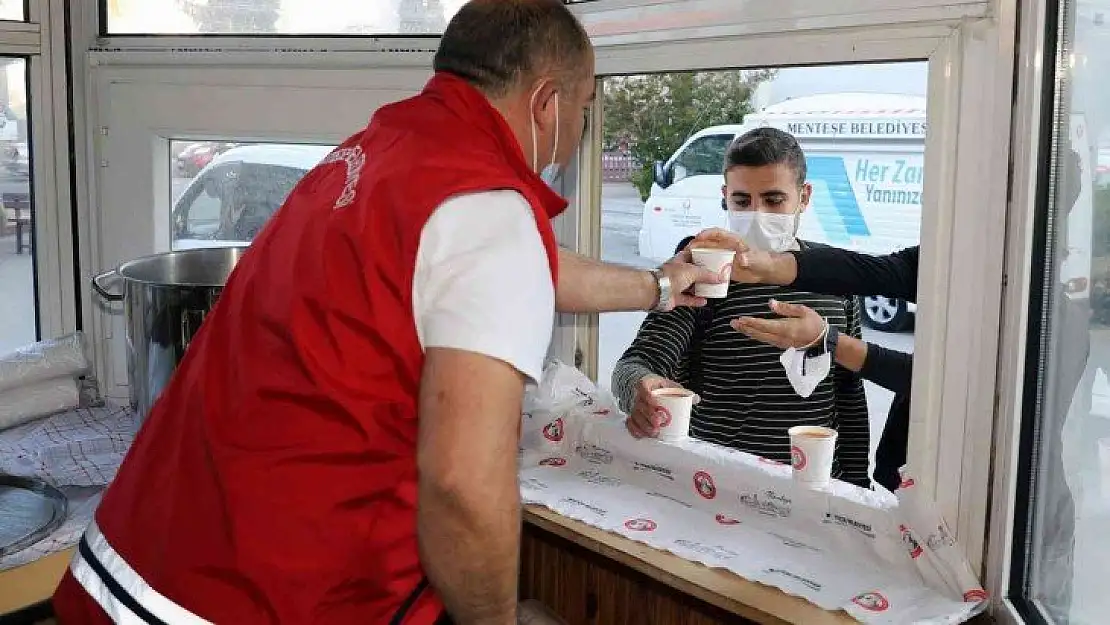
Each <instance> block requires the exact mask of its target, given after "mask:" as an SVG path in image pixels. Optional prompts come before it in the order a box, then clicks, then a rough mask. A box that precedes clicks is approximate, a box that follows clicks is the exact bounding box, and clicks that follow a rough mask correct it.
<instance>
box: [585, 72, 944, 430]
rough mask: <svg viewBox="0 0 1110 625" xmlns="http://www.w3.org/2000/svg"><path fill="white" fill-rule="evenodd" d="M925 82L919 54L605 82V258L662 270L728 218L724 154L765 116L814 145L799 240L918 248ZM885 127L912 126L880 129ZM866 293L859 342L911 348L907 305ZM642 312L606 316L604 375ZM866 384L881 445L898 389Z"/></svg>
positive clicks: (875, 248) (602, 325) (606, 380)
mask: <svg viewBox="0 0 1110 625" xmlns="http://www.w3.org/2000/svg"><path fill="white" fill-rule="evenodd" d="M927 78H928V65H927V63H923V62H906V63H886V64H867V65H838V66H825V67H797V68H789V69H781V70H775V71H765V70H745V71H716V72H681V73H669V74H651V75H640V76H611V77H607V78H605V79H604V81H603V89H602V96H601V99H602V106H603V107H604V108H603V112H604V128H603V132H602V135H603V154H602V159H601V161H602V180H603V183H602V200H601V228H602V230H601V233H602V234H601V257H602V258H603V259H604V260H607V261H612V262H617V263H622V264H626V265H632V266H638V267H654V266H657V265H658V264H659V263H661V262H663V261H665V260H667V259H668V258H670V257H671V256H672V255H674V253H675V250H676V247H677V246H678V244H679V243H680V242H681V241H682V240H683V239H684V238H685V237H687V236H691V235H693V234H695V233H696V232H698V231H700V230H702V229H704V228H710V227H722V228H724V227H727V226H728V220H727V218H726V213H725V212H724V211H723V210H722V208H721V200H722V195H721V186H722V184H723V183H724V177H723V167H724V157H725V151H726V149H727V147H728V145H729V143H730V142H731V141H732V139H733V138H734V137H735V136H736V135H737V134H739V133H742V132H745V131H746V130H748V129H749V128H752V127H755V126H761V125H772V126H775V127H778V128H781V129H782V130H786V131H788V132H792V133H793V134H795V136H796V137H797V139H798V141H799V143H800V145H801V147H802V149H803V150H804V152H805V154H806V157H807V159H806V160H807V164H808V170H809V172H808V181H809V183H810V184H811V185H812V186H813V196H812V199H811V201H810V203H809V206H808V208H807V209H806V210H805V211H804V212H803V213H802V216H801V219H800V221H799V226H798V237H799V238H801V239H804V240H807V241H812V242H815V243H824V244H828V245H835V246H840V247H846V248H850V249H853V250H856V251H863V252H868V253H876V254H885V253H889V252H893V251H895V250H898V249H902V248H905V247H911V246H914V245H917V244H918V242H919V240H920V224H921V190H922V178H921V172H922V167H923V163H924V153H925V137H924V123H925V109H926V106H925V93H926V85H927ZM889 111H898V112H897V113H896V114H895V113H890V112H889ZM891 122H893V124H892V123H891ZM889 127H898V128H911V129H915V131H914V132H912V133H910V132H907V133H905V134H902V135H900V136H891V134H890V133H884V132H882V130H883V129H884V128H889ZM698 133H704V134H702V135H701V136H700V137H699V136H697V135H698ZM691 137H695V138H694V139H693V140H692V141H688V140H689V139H690V138H691ZM683 146H686V147H683ZM657 173H658V174H660V175H662V176H663V179H659V178H658V177H657V175H656V174H657ZM862 303H863V306H862V316H863V323H864V324H865V325H866V326H868V327H866V328H865V330H864V336H865V338H867V339H868V340H870V341H872V342H875V343H877V344H880V345H883V346H886V347H890V348H892V349H897V350H900V351H903V352H912V351H913V333H912V327H913V317H914V311H915V308H914V306H913V305H912V304H910V303H908V302H904V301H898V300H888V299H885V298H877V297H872V298H864V300H863V302H862ZM644 318H645V316H644V314H643V313H612V314H605V315H601V316H600V318H599V321H598V324H599V326H598V327H599V330H598V333H599V334H598V363H597V365H598V366H597V372H598V382H599V384H600V385H602V386H605V387H609V386H610V385H611V380H612V375H613V370H614V367H615V365H616V363H617V362H618V360H619V359H620V358H621V357H622V355H623V354H625V352H626V350H627V349H628V348H629V346H630V344H631V343H632V341H633V340H634V339H635V337H636V335H637V332H638V331H639V329H640V325H641V323H642V322H643V320H644ZM866 390H867V399H868V405H869V413H870V415H871V427H872V437H871V438H872V443H873V444H874V443H876V442H877V441H878V437H879V433H881V431H882V427H883V424H884V423H885V422H886V415H887V411H888V410H889V406H890V403H891V401H892V398H893V396H892V394H891V393H889V392H887V391H885V390H884V389H881V388H879V387H877V386H874V385H871V384H870V383H868V384H867V389H866Z"/></svg>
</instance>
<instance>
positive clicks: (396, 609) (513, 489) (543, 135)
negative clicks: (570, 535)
mask: <svg viewBox="0 0 1110 625" xmlns="http://www.w3.org/2000/svg"><path fill="white" fill-rule="evenodd" d="M593 64H594V63H593V52H592V48H591V46H590V43H589V40H588V37H587V35H586V32H585V31H584V30H583V28H582V26H581V25H580V24H579V23H578V22H577V21H576V19H575V18H574V16H573V15H572V14H571V13H570V12H569V11H568V10H567V9H566V8H565V7H564V6H563V5H562V3H561V2H560V1H558V0H474V1H473V2H470V3H469V4H467V5H465V6H464V7H463V8H462V9H461V10H460V11H459V12H458V14H457V15H456V17H455V18H454V19H453V20H452V21H451V23H450V25H449V26H448V27H447V30H446V32H445V33H444V36H443V39H442V42H441V45H440V48H439V51H438V53H437V54H436V57H435V69H436V74H435V76H434V77H433V78H432V79H431V81H430V82H429V83H428V85H427V87H426V88H425V89H424V91H423V92H422V93H421V94H420V95H418V96H416V97H414V98H411V99H409V100H406V101H403V102H399V103H396V104H393V105H389V106H385V107H383V108H382V109H380V110H379V111H377V112H376V113H375V114H374V116H373V118H372V119H371V121H370V124H369V126H368V127H367V128H365V129H364V130H362V131H360V132H359V133H357V134H356V135H354V136H352V137H351V138H350V139H348V140H347V141H346V142H344V143H343V145H341V146H339V147H338V148H337V149H336V150H335V151H334V152H333V153H332V154H331V155H330V156H329V157H327V158H326V159H325V160H324V161H323V162H322V163H321V164H320V165H319V166H318V167H316V168H315V169H313V170H312V171H311V172H309V174H308V175H307V176H305V178H304V179H303V180H302V181H301V183H300V184H299V185H298V186H297V188H296V189H295V190H294V191H293V193H292V194H291V195H290V197H289V198H288V200H287V201H286V203H285V205H284V206H283V207H282V208H281V210H280V211H279V212H278V213H277V214H276V215H275V216H274V218H273V219H272V220H271V222H270V223H269V224H268V225H267V226H266V228H265V229H264V230H263V231H262V232H261V233H260V235H259V236H258V237H257V238H256V239H255V241H254V244H253V245H252V247H251V249H250V250H249V251H248V252H247V254H246V255H245V256H244V257H243V259H242V261H241V263H240V264H239V266H238V268H237V269H236V271H235V272H234V274H233V275H232V276H231V279H230V280H229V282H228V284H227V287H226V288H225V290H224V292H223V294H222V296H221V298H220V301H219V302H218V304H217V305H216V307H215V309H214V310H213V311H212V312H211V313H210V315H209V317H208V319H207V320H206V322H205V324H204V326H203V328H202V329H201V331H200V332H199V334H198V335H197V337H196V338H195V341H194V343H193V344H192V345H191V346H190V348H189V351H188V353H187V354H186V356H185V359H184V361H183V362H182V363H181V366H180V368H179V369H178V371H177V373H176V374H175V376H174V378H173V380H172V381H171V383H170V384H169V385H168V387H167V388H166V389H165V391H164V393H163V395H162V397H161V398H160V399H159V401H158V402H157V404H156V405H155V406H154V408H153V409H152V411H151V413H150V415H149V417H148V419H147V422H146V424H145V425H144V427H143V428H142V430H141V431H140V433H139V435H138V437H137V438H136V440H135V443H134V446H133V447H132V449H131V452H130V453H129V454H128V457H127V459H126V460H125V461H124V463H123V466H122V467H121V468H120V471H119V473H118V476H117V477H116V479H115V481H114V482H113V483H112V485H111V486H110V487H109V488H108V490H107V491H106V493H105V494H104V497H103V500H102V503H101V504H100V507H99V509H98V510H97V513H96V517H95V521H94V522H93V523H92V525H91V526H90V527H89V529H88V531H87V532H86V534H85V536H84V537H83V538H82V540H81V542H80V545H79V548H78V553H77V555H76V557H75V558H74V561H73V563H72V565H71V567H70V570H69V572H68V573H67V575H66V576H65V578H64V579H63V580H62V583H61V585H60V586H59V588H58V590H57V592H56V594H55V597H54V606H55V610H56V613H57V615H58V617H59V619H60V621H61V622H62V623H63V624H66V625H78V624H85V623H90V624H91V623H97V624H99V623H108V622H112V621H115V622H124V623H174V624H177V623H189V624H192V623H209V622H211V623H220V624H223V623H233V624H236V625H248V624H252V623H296V624H300V623H305V624H309V623H311V624H316V625H326V624H332V623H334V624H340V623H343V624H345V623H360V624H382V625H385V624H387V623H388V624H405V625H431V624H432V623H436V622H448V621H447V619H453V620H454V622H456V623H460V624H467V625H477V624H482V625H485V624H490V625H508V624H510V623H515V622H516V610H517V576H518V555H519V543H520V523H521V519H520V495H519V488H518V485H517V444H518V437H519V424H520V411H521V400H522V395H523V389H524V386H525V383H526V382H528V381H532V380H536V379H537V378H539V376H540V373H541V367H542V362H543V359H544V357H545V353H546V350H547V347H548V343H549V341H550V337H551V332H552V325H553V315H554V311H555V310H556V309H559V310H561V311H567V312H578V311H611V310H632V309H650V308H653V307H654V308H659V309H664V310H665V309H668V308H670V307H673V306H674V305H675V304H676V303H678V304H687V305H699V304H703V303H704V302H699V301H695V300H694V299H693V298H691V297H689V296H686V295H683V292H684V291H686V290H687V288H688V287H690V286H691V285H692V284H693V282H694V281H695V280H699V281H710V282H712V281H715V279H714V277H713V276H710V275H706V274H705V272H702V271H700V270H698V269H697V268H695V267H693V266H692V265H689V264H687V263H686V262H684V261H683V260H681V259H676V260H675V261H672V262H671V263H668V264H666V265H664V266H663V267H662V268H661V270H660V271H658V272H654V273H653V272H641V271H637V270H633V269H628V268H622V267H616V266H609V265H604V264H602V263H598V262H596V261H593V260H589V259H586V258H583V257H580V256H577V255H574V254H571V253H568V252H564V251H561V250H559V249H558V248H557V247H556V244H555V236H554V233H553V231H552V228H551V224H550V220H551V219H552V218H553V217H555V216H556V215H558V214H559V213H560V212H562V211H563V210H564V208H565V207H566V201H565V200H564V199H563V198H561V197H560V196H559V195H557V194H556V193H555V192H554V191H552V190H551V188H550V187H549V186H548V183H547V182H545V178H547V179H550V178H552V177H554V176H556V175H557V174H558V172H559V170H560V169H561V168H562V167H564V166H565V164H566V163H567V162H568V161H569V160H570V159H571V158H572V156H573V154H574V153H575V152H576V150H577V148H578V144H579V142H580V139H581V137H582V135H583V129H584V124H585V119H586V117H587V115H588V112H589V110H590V106H591V103H592V100H593V89H594V75H593ZM541 173H542V174H543V176H541V175H540V174H541ZM448 615H449V616H448Z"/></svg>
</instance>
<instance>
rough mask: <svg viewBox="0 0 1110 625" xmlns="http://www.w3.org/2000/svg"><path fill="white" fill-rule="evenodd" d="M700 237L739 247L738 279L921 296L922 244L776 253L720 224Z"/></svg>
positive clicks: (834, 290) (912, 298) (828, 290)
mask: <svg viewBox="0 0 1110 625" xmlns="http://www.w3.org/2000/svg"><path fill="white" fill-rule="evenodd" d="M694 242H695V244H705V245H712V246H716V247H723V248H727V249H732V250H735V251H736V260H735V261H734V263H733V268H732V280H733V281H734V282H744V283H748V284H774V285H778V286H790V287H794V288H796V289H799V290H802V291H810V292H813V293H825V294H828V295H885V296H887V297H892V298H896V299H904V300H908V301H911V302H915V301H917V266H918V247H917V246H914V247H909V248H906V249H904V250H899V251H897V252H894V253H893V254H888V255H886V256H871V255H869V254H860V253H858V252H853V251H850V250H845V249H842V248H837V247H810V248H807V249H805V250H800V251H796V252H784V253H774V252H766V251H762V250H754V249H749V248H748V246H747V245H745V244H744V242H743V241H742V240H741V239H740V238H739V237H738V236H736V235H735V234H733V233H731V232H728V231H727V230H721V229H718V228H713V229H710V230H706V231H704V232H702V233H699V234H698V236H697V238H696V239H695V241H694Z"/></svg>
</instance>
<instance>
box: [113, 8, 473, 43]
mask: <svg viewBox="0 0 1110 625" xmlns="http://www.w3.org/2000/svg"><path fill="white" fill-rule="evenodd" d="M105 2H106V8H107V10H106V11H104V30H105V31H106V32H107V33H108V34H111V35H135V34H137V35H144V34H145V35H382V34H386V35H390V34H398V35H438V34H440V33H442V32H443V29H444V27H446V25H447V22H448V20H450V19H451V17H452V16H453V15H454V14H455V12H456V11H458V10H459V7H461V6H462V5H463V4H464V0H373V1H370V2H368V1H367V0H327V3H326V4H327V10H321V4H320V2H319V1H318V0H105Z"/></svg>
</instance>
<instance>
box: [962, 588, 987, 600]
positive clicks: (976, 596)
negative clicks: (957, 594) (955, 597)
mask: <svg viewBox="0 0 1110 625" xmlns="http://www.w3.org/2000/svg"><path fill="white" fill-rule="evenodd" d="M989 598H990V596H989V595H987V591H985V590H983V589H982V588H976V589H974V590H969V591H967V592H965V593H964V602H966V603H979V602H980V601H986V600H987V599H989Z"/></svg>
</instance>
